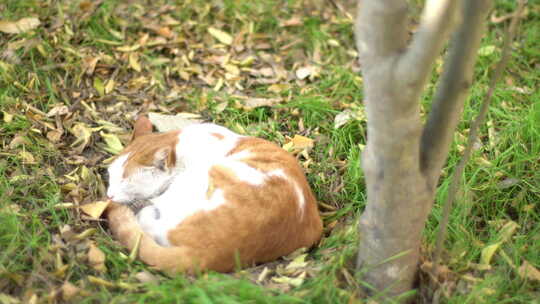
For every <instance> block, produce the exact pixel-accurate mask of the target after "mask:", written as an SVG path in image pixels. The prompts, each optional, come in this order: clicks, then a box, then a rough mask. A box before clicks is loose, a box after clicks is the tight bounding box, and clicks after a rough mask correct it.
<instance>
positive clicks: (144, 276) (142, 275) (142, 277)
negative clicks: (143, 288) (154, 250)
mask: <svg viewBox="0 0 540 304" xmlns="http://www.w3.org/2000/svg"><path fill="white" fill-rule="evenodd" d="M135 278H136V279H137V280H138V281H139V282H141V283H157V282H159V279H158V278H157V277H156V276H155V275H153V274H151V273H150V272H148V271H146V270H144V271H141V272H138V273H136V274H135Z"/></svg>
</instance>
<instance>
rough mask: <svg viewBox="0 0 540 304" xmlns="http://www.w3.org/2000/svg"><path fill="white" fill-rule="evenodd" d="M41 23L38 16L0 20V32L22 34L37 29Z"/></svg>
mask: <svg viewBox="0 0 540 304" xmlns="http://www.w3.org/2000/svg"><path fill="white" fill-rule="evenodd" d="M39 24H40V22H39V19H38V18H36V17H27V18H22V19H19V20H17V21H6V20H0V32H4V33H7V34H20V33H24V32H28V31H29V30H33V29H35V28H36V27H38V26H39Z"/></svg>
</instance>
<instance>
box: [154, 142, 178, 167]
mask: <svg viewBox="0 0 540 304" xmlns="http://www.w3.org/2000/svg"><path fill="white" fill-rule="evenodd" d="M175 162H176V155H175V153H174V151H173V149H172V148H171V147H163V148H159V149H158V150H157V151H156V153H154V161H153V165H154V167H156V168H157V169H159V170H161V171H167V170H168V169H169V168H172V167H173V166H174V165H175Z"/></svg>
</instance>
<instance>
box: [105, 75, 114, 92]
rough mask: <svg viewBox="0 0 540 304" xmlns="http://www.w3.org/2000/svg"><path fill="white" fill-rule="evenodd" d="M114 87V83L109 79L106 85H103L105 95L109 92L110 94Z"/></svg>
mask: <svg viewBox="0 0 540 304" xmlns="http://www.w3.org/2000/svg"><path fill="white" fill-rule="evenodd" d="M114 85H115V82H114V79H112V78H111V79H109V80H108V81H107V83H106V84H105V94H109V93H110V92H112V91H113V90H114Z"/></svg>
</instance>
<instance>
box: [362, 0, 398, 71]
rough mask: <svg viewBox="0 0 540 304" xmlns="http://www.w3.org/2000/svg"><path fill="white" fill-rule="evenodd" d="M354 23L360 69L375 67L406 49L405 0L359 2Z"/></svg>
mask: <svg viewBox="0 0 540 304" xmlns="http://www.w3.org/2000/svg"><path fill="white" fill-rule="evenodd" d="M355 24H356V28H355V34H356V35H357V37H356V38H357V39H356V42H357V49H358V53H359V54H360V63H361V64H362V68H363V69H364V68H366V67H368V66H378V65H379V64H381V63H382V62H381V61H385V60H387V59H388V58H391V56H392V55H397V54H398V53H399V52H400V51H401V50H403V49H404V48H405V45H406V38H407V26H406V25H407V1H405V0H362V1H359V4H358V14H357V17H356V22H355Z"/></svg>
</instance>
